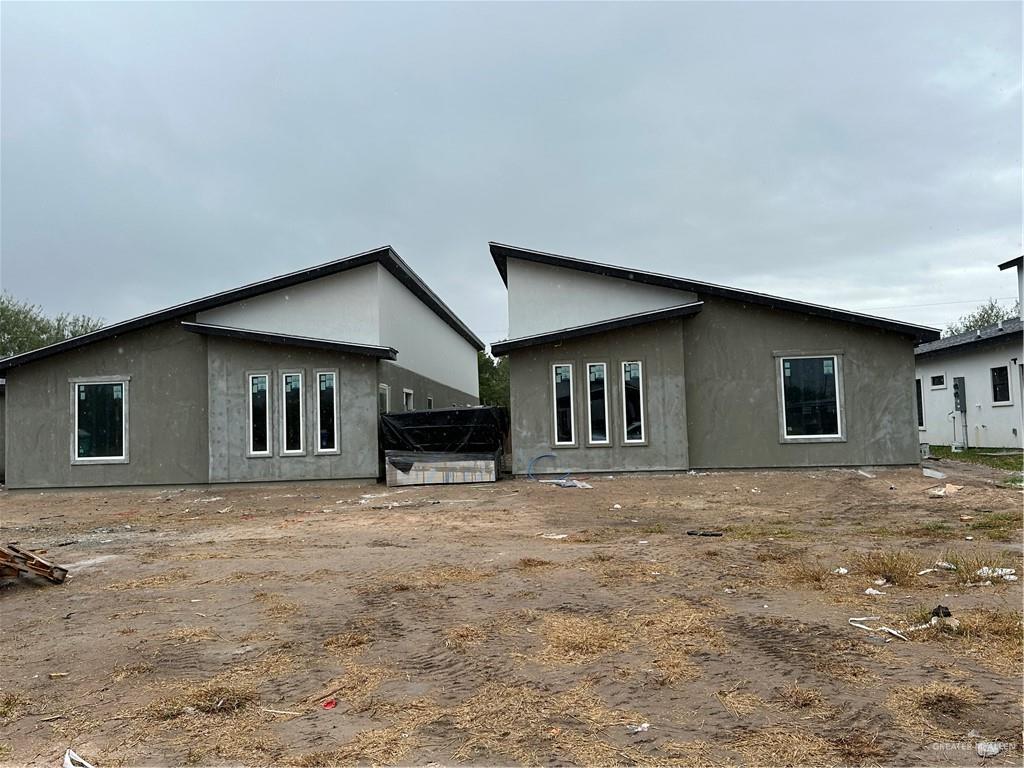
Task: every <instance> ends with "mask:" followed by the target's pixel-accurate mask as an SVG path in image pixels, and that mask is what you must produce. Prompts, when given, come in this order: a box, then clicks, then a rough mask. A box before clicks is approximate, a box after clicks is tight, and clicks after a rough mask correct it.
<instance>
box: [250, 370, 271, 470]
mask: <svg viewBox="0 0 1024 768" xmlns="http://www.w3.org/2000/svg"><path fill="white" fill-rule="evenodd" d="M269 388H270V377H269V376H268V375H267V374H265V373H252V374H249V455H250V456H269V455H270V396H269V395H270V393H269Z"/></svg>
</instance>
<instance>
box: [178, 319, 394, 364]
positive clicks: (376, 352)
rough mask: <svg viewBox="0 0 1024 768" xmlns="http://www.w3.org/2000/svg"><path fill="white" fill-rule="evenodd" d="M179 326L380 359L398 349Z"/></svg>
mask: <svg viewBox="0 0 1024 768" xmlns="http://www.w3.org/2000/svg"><path fill="white" fill-rule="evenodd" d="M181 327H182V328H184V329H185V330H186V331H189V332H190V333H199V334H202V335H204V336H223V337H225V338H229V339H243V340H245V341H258V342H262V343H264V344H285V345H287V346H289V347H308V348H310V349H326V350H329V351H331V352H345V353H347V354H351V355H366V356H367V357H375V358H378V359H381V360H394V359H395V358H397V357H398V350H396V349H395V348H394V347H378V346H374V345H372V344H356V343H354V342H351V341H334V340H333V339H315V338H312V337H310V336H293V335H291V334H287V333H269V332H267V331H253V330H250V329H248V328H232V327H230V326H226V325H211V324H209V323H190V322H183V323H182V324H181Z"/></svg>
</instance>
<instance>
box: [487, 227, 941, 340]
mask: <svg viewBox="0 0 1024 768" xmlns="http://www.w3.org/2000/svg"><path fill="white" fill-rule="evenodd" d="M489 246H490V250H491V258H492V259H493V260H494V265H495V267H497V269H498V274H500V275H501V279H502V281H503V282H504V283H505V287H506V288H507V287H508V259H510V258H515V259H523V260H525V261H533V262H536V263H538V264H547V265H549V266H552V267H564V268H566V269H578V270H580V271H581V272H589V273H590V274H594V275H601V276H603V277H614V278H618V279H621V280H630V281H632V282H636V283H643V284H645V285H657V286H660V287H662V288H674V289H676V290H680V291H691V292H693V293H697V294H698V295H700V294H703V295H705V296H718V297H720V298H723V299H730V300H732V301H739V302H743V303H745V304H758V305H761V306H766V307H771V308H772V309H784V310H788V311H790V312H800V313H802V314H805V315H813V316H815V317H824V318H827V319H829V320H838V321H840V322H846V323H854V324H857V325H866V326H869V327H872V328H879V329H881V330H884V331H890V332H892V333H898V334H900V335H903V336H910V337H912V338H913V339H914V340H915V341H916V342H917V343H922V342H927V341H935V340H936V339H938V338H939V335H940V334H939V331H937V330H936V329H935V328H928V327H926V326H923V325H913V324H911V323H901V322H898V321H896V320H890V319H888V318H884V317H876V316H874V315H864V314H861V313H859V312H849V311H847V310H843V309H836V308H834V307H826V306H823V305H821V304H810V303H807V302H803V301H795V300H793V299H784V298H782V297H780V296H771V295H769V294H766V293H756V292H754V291H744V290H740V289H739V288H729V287H728V286H724V285H715V284H714V283H702V282H699V281H697V280H686V279H683V278H680V277H672V276H671V275H661V274H657V273H655V272H644V271H642V270H636V269H627V268H625V267H616V266H612V265H610V264H600V263H598V262H596V261H585V260H583V259H576V258H572V257H570V256H560V255H558V254H555V253H544V252H543V251H532V250H529V249H527V248H518V247H516V246H514V245H505V244H503V243H494V242H492V243H489Z"/></svg>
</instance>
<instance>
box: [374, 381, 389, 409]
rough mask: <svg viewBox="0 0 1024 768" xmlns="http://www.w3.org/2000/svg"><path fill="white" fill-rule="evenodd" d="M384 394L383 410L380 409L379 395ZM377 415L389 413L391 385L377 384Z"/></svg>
mask: <svg viewBox="0 0 1024 768" xmlns="http://www.w3.org/2000/svg"><path fill="white" fill-rule="evenodd" d="M381 392H383V393H384V410H383V411H382V410H381V409H380V393H381ZM377 413H378V414H380V413H391V385H390V384H377Z"/></svg>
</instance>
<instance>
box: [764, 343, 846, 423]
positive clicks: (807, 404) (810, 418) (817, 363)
mask: <svg viewBox="0 0 1024 768" xmlns="http://www.w3.org/2000/svg"><path fill="white" fill-rule="evenodd" d="M778 360H779V381H780V383H779V400H780V406H781V407H780V411H781V433H782V434H781V436H782V439H783V441H793V442H828V441H842V440H844V439H845V434H844V429H843V424H844V422H843V412H842V370H841V367H842V358H841V356H839V355H793V356H788V355H787V356H780V357H779V358H778Z"/></svg>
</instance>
